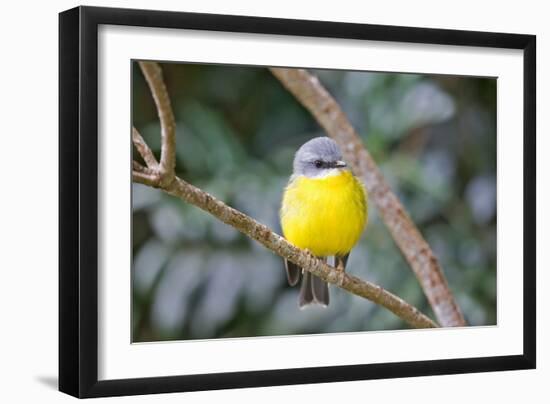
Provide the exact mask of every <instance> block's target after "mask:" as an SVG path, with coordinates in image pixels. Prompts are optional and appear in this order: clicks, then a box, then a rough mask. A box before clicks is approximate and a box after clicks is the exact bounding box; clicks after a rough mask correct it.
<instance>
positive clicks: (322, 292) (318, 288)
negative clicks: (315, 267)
mask: <svg viewBox="0 0 550 404" xmlns="http://www.w3.org/2000/svg"><path fill="white" fill-rule="evenodd" d="M311 278H312V279H311V292H312V294H313V300H314V301H315V302H316V303H319V304H322V305H324V306H328V304H329V301H330V299H329V294H328V283H326V282H325V281H324V280H322V279H321V278H319V277H318V276H315V275H311Z"/></svg>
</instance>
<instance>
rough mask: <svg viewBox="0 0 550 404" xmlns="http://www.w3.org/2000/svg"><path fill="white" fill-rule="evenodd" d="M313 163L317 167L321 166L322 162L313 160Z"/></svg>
mask: <svg viewBox="0 0 550 404" xmlns="http://www.w3.org/2000/svg"><path fill="white" fill-rule="evenodd" d="M313 164H315V167H317V168H321V167H323V162H322V161H321V160H315V162H314V163H313Z"/></svg>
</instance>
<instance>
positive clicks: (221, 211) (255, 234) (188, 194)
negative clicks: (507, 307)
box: [134, 173, 437, 328]
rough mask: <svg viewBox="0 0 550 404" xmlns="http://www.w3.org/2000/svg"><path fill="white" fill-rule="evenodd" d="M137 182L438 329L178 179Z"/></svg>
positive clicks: (421, 324) (413, 322)
mask: <svg viewBox="0 0 550 404" xmlns="http://www.w3.org/2000/svg"><path fill="white" fill-rule="evenodd" d="M134 174H136V173H134ZM138 174H140V173H138ZM134 181H135V182H139V183H142V184H145V185H149V186H153V187H155V188H159V189H161V190H163V191H164V192H167V193H169V194H171V195H174V196H176V197H178V198H180V199H182V200H184V201H185V202H187V203H190V204H192V205H195V206H197V207H199V208H201V209H202V210H204V211H206V212H208V213H210V214H211V215H213V216H214V217H216V218H218V219H219V220H221V221H222V222H224V223H226V224H228V225H230V226H232V227H234V228H235V229H237V230H239V231H240V232H242V233H244V234H245V235H247V236H248V237H250V238H252V239H254V240H256V241H258V242H259V243H261V244H263V245H264V246H265V247H267V248H268V249H269V250H271V251H273V252H274V253H275V254H277V255H279V256H281V257H284V258H286V259H288V260H290V261H292V262H294V263H295V264H297V265H299V266H300V267H302V268H304V269H305V270H306V271H310V272H311V273H313V274H315V275H317V276H318V277H320V278H321V279H323V280H324V281H326V282H328V283H331V284H334V285H337V286H339V287H340V288H342V289H344V290H347V291H348V292H350V293H352V294H354V295H357V296H361V297H363V298H366V299H368V300H371V301H373V302H374V303H376V304H379V305H381V306H383V307H385V308H387V309H388V310H390V311H391V312H392V313H394V314H395V315H397V316H398V317H400V318H401V319H403V320H404V321H405V322H407V323H408V324H409V325H411V326H412V327H415V328H433V327H437V324H436V323H435V322H433V321H432V320H431V319H430V318H429V317H427V316H426V315H424V314H422V313H421V312H420V311H419V310H418V309H417V308H416V307H414V306H412V305H410V304H408V303H407V302H405V301H404V300H403V299H401V298H400V297H398V296H395V295H394V294H392V293H390V292H388V291H387V290H385V289H383V288H382V287H380V286H378V285H375V284H373V283H371V282H367V281H364V280H361V279H359V278H357V277H355V276H352V275H349V274H347V273H344V272H342V271H339V270H337V269H335V268H334V267H332V266H329V265H327V264H326V263H324V262H323V261H321V260H319V259H317V258H315V257H314V256H312V255H310V254H308V253H307V252H305V251H303V250H300V249H299V248H297V247H295V246H294V245H292V244H290V243H289V242H288V241H286V240H285V239H284V238H283V237H281V236H280V235H278V234H276V233H274V232H273V231H271V230H270V229H269V228H268V227H267V226H265V225H263V224H261V223H259V222H257V221H256V220H254V219H252V218H251V217H250V216H247V215H245V214H244V213H242V212H240V211H238V210H236V209H234V208H232V207H230V206H228V205H226V204H225V203H223V202H222V201H220V200H218V199H216V198H215V197H214V196H212V195H210V194H208V193H207V192H205V191H203V190H201V189H199V188H197V187H195V186H193V185H191V184H189V183H187V182H185V181H184V180H182V179H180V178H178V177H175V180H174V181H173V182H172V183H171V184H169V185H168V186H166V185H163V184H161V183H160V181H157V182H155V181H153V183H151V182H150V178H147V179H146V180H143V176H142V175H134Z"/></svg>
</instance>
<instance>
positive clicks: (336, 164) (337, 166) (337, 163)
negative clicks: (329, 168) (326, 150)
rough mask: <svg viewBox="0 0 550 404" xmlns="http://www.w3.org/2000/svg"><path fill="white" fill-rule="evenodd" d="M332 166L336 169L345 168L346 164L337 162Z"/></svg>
mask: <svg viewBox="0 0 550 404" xmlns="http://www.w3.org/2000/svg"><path fill="white" fill-rule="evenodd" d="M334 166H335V167H336V168H343V167H347V166H348V165H347V164H346V162H345V161H342V160H338V161H337V162H335V163H334Z"/></svg>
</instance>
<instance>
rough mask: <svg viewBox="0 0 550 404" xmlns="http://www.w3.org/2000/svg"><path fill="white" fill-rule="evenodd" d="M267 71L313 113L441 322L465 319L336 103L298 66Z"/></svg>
mask: <svg viewBox="0 0 550 404" xmlns="http://www.w3.org/2000/svg"><path fill="white" fill-rule="evenodd" d="M270 70H271V72H272V73H273V75H275V77H277V79H279V81H280V82H281V83H282V84H283V86H284V87H285V88H286V89H287V90H288V91H290V93H292V95H294V97H295V98H296V99H297V100H298V101H299V102H300V103H301V104H302V105H303V106H304V107H305V108H306V109H307V110H309V112H310V113H311V114H312V115H313V116H314V117H315V119H316V120H317V122H318V123H319V124H320V125H321V126H322V127H323V128H324V129H325V131H326V132H327V134H328V135H329V136H330V137H332V138H333V139H334V140H335V141H336V143H338V145H339V146H340V148H341V149H342V153H343V155H344V159H345V160H346V161H347V162H348V163H349V164H350V165H351V167H352V169H353V171H354V172H355V174H356V175H358V176H359V177H361V178H362V180H363V182H364V183H365V186H366V187H367V190H368V192H369V196H370V199H371V200H373V201H374V203H375V204H376V206H377V208H378V210H379V211H380V213H381V215H382V218H383V219H384V222H385V223H386V226H387V227H388V229H389V230H390V233H391V235H392V236H393V239H394V240H395V242H396V243H397V245H398V246H399V248H400V249H401V251H402V253H403V255H404V256H405V258H406V260H407V262H408V263H409V265H410V266H411V268H412V270H413V271H414V273H415V274H416V277H417V278H418V281H419V282H420V285H421V286H422V289H423V290H424V293H425V294H426V296H427V298H428V301H429V302H430V305H431V306H432V308H433V310H434V312H435V315H436V316H437V319H438V321H439V322H440V323H441V324H442V325H443V326H463V325H465V324H466V321H465V320H464V317H463V315H462V312H461V311H460V308H459V306H458V304H457V303H456V301H455V299H454V297H453V295H452V293H451V290H450V288H449V286H448V284H447V280H446V279H445V275H444V274H443V271H442V269H441V266H440V264H439V262H438V260H437V258H436V256H435V255H434V253H433V252H432V250H431V248H430V246H429V245H428V243H427V242H426V240H424V238H423V237H422V235H421V234H420V232H419V230H418V229H417V227H416V226H415V224H414V223H413V221H412V220H411V219H410V217H409V215H408V214H407V212H406V210H405V208H404V207H403V205H402V204H401V203H400V202H399V200H398V199H397V197H396V196H395V195H394V193H393V192H392V191H391V189H390V187H389V186H388V184H387V183H386V181H385V180H384V177H383V176H382V173H381V172H380V170H379V169H378V166H377V165H376V163H375V162H374V160H373V158H372V157H371V155H370V154H369V152H368V151H367V150H366V149H365V147H364V146H363V143H362V141H361V139H360V138H359V136H358V135H357V133H356V132H355V129H354V128H353V126H352V125H351V123H350V122H349V120H348V118H347V117H346V115H345V113H344V112H343V111H342V109H341V108H340V106H339V105H338V103H337V102H336V101H335V100H334V98H333V97H332V96H331V95H330V94H329V93H328V91H327V90H326V89H325V88H324V87H323V85H322V84H321V83H320V82H319V80H318V79H317V78H316V77H315V76H313V75H312V74H310V73H308V72H307V71H306V70H303V69H284V68H271V69H270Z"/></svg>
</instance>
